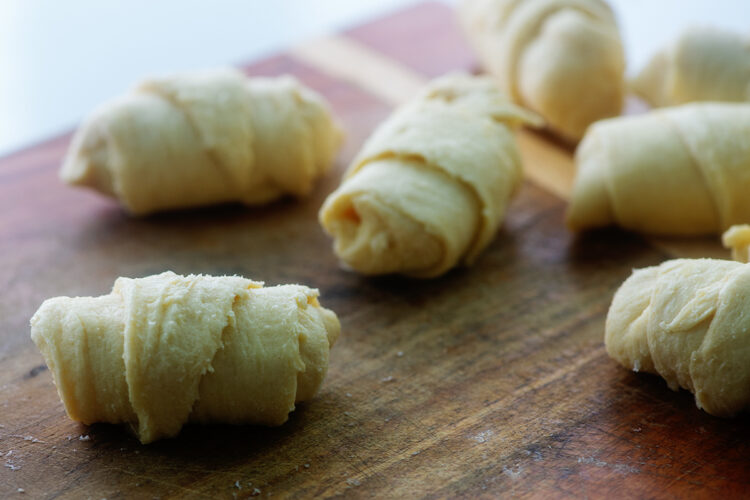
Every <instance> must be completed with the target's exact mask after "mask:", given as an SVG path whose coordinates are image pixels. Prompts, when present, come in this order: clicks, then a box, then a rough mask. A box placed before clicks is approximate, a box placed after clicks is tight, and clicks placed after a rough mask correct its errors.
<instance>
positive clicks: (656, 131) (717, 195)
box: [567, 103, 750, 235]
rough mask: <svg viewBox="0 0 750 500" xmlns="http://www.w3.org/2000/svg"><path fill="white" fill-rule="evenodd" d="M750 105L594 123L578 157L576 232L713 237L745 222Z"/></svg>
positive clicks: (749, 199)
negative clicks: (616, 229) (607, 229)
mask: <svg viewBox="0 0 750 500" xmlns="http://www.w3.org/2000/svg"><path fill="white" fill-rule="evenodd" d="M749 137H750V104H728V103H726V104H724V103H694V104H685V105H683V106H679V107H675V108H664V109H659V110H656V111H652V112H650V113H647V114H645V115H638V116H627V117H622V118H612V119H609V120H603V121H601V122H598V123H596V124H594V125H593V126H592V127H591V128H590V129H589V132H588V133H587V134H586V137H585V138H584V139H583V141H582V142H581V144H580V146H579V147H578V150H577V151H576V164H577V173H576V179H575V182H574V185H573V193H572V196H571V200H570V206H569V207H568V213H567V222H568V225H569V226H570V227H571V228H572V229H573V230H577V231H578V230H584V229H588V228H593V227H600V226H607V225H610V224H617V225H619V226H622V227H624V228H627V229H631V230H634V231H641V232H644V233H652V234H671V235H699V234H718V233H721V232H722V231H724V230H726V229H727V228H729V226H731V225H733V224H740V223H745V222H748V221H750V196H748V193H750V140H748V138H749Z"/></svg>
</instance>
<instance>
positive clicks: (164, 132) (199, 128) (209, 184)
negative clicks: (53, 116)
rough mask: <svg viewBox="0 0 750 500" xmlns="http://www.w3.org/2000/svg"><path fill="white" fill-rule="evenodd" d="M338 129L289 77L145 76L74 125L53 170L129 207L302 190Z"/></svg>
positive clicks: (266, 197) (317, 100)
mask: <svg viewBox="0 0 750 500" xmlns="http://www.w3.org/2000/svg"><path fill="white" fill-rule="evenodd" d="M340 142H341V131H340V129H339V128H338V126H337V125H336V123H335V122H334V120H333V118H332V116H331V113H330V111H329V109H328V106H327V104H326V103H325V102H324V100H323V99H322V97H320V96H319V95H318V94H316V93H315V92H313V91H312V90H310V89H307V88H305V87H303V86H302V85H300V84H299V83H298V82H297V81H296V80H295V79H293V78H292V77H288V76H287V77H280V78H246V77H245V76H244V75H243V74H242V73H240V72H239V71H235V70H229V69H226V70H216V71H207V72H200V73H193V74H182V75H176V76H172V77H167V78H161V79H153V80H148V81H145V82H143V83H141V84H140V85H138V86H137V87H136V88H135V89H133V90H132V91H131V92H129V93H127V94H125V95H123V96H122V97H120V98H117V99H115V100H113V101H110V102H108V103H106V104H104V105H103V106H101V107H100V108H99V109H98V110H96V111H95V112H94V113H93V114H92V115H91V116H89V117H88V118H87V119H86V121H85V122H84V123H83V125H81V127H80V128H79V130H78V131H77V132H76V134H75V136H74V138H73V141H72V143H71V146H70V149H69V151H68V154H67V157H66V159H65V162H64V164H63V167H62V169H61V171H60V177H61V178H62V179H63V180H64V181H65V182H67V183H69V184H73V185H79V186H87V187H90V188H93V189H95V190H97V191H100V192H101V193H104V194H107V195H110V196H113V197H115V198H117V199H118V200H119V201H120V203H121V204H122V206H123V207H124V208H125V209H126V210H128V211H129V212H131V213H133V214H136V215H142V214H148V213H151V212H156V211H160V210H169V209H176V208H184V207H193V206H201V205H208V204H213V203H222V202H234V201H238V202H242V203H246V204H260V203H266V202H268V201H271V200H273V199H275V198H278V197H279V196H282V195H285V194H289V195H294V196H303V195H306V194H307V193H308V192H309V191H310V190H311V189H312V186H313V182H314V180H315V179H316V178H318V177H319V176H320V175H322V174H323V173H324V172H326V171H327V170H328V169H329V168H330V166H331V163H332V161H333V158H334V156H335V154H336V152H337V150H338V147H339V144H340Z"/></svg>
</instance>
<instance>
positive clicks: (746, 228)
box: [721, 224, 750, 262]
mask: <svg viewBox="0 0 750 500" xmlns="http://www.w3.org/2000/svg"><path fill="white" fill-rule="evenodd" d="M721 241H722V243H723V244H724V246H725V247H726V248H730V249H731V250H732V258H733V259H734V260H736V261H738V262H750V225H748V224H738V225H736V226H732V227H730V228H729V229H727V230H726V232H725V233H724V234H723V235H722V236H721Z"/></svg>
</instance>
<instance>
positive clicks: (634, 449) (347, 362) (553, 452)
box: [0, 4, 750, 499]
mask: <svg viewBox="0 0 750 500" xmlns="http://www.w3.org/2000/svg"><path fill="white" fill-rule="evenodd" d="M344 38H345V39H350V40H353V41H354V43H355V44H356V46H358V47H360V48H361V49H363V50H371V51H375V52H376V53H379V54H380V55H381V57H382V58H383V59H384V60H387V61H389V62H388V65H390V66H398V65H400V66H403V67H406V68H411V70H410V71H411V72H412V73H413V74H414V75H417V76H420V77H422V78H427V77H431V76H435V75H437V74H440V73H442V72H445V71H448V70H452V69H456V68H472V67H473V66H474V62H473V59H472V58H471V55H470V53H469V51H468V50H467V49H466V47H465V45H463V41H462V39H461V36H460V33H458V32H457V31H456V28H455V23H454V21H453V18H452V14H451V13H450V11H449V10H448V9H447V8H446V7H443V6H441V5H438V4H426V5H421V6H418V7H416V8H414V9H410V10H407V11H404V12H401V13H398V14H396V15H394V16H391V17H388V18H385V19H382V20H378V21H375V22H372V23H370V24H368V25H366V26H364V27H360V28H355V29H353V30H350V31H348V32H347V33H345V34H344ZM425 40H430V41H429V43H428V42H426V41H425ZM299 54H300V52H299V51H295V52H293V54H292V56H289V55H282V56H278V57H274V58H272V59H269V60H266V61H263V62H260V63H256V64H252V65H250V66H248V67H247V68H246V69H247V72H248V73H249V74H254V75H273V74H281V73H293V74H295V75H297V76H298V77H299V78H300V79H301V80H302V81H303V82H304V83H306V84H308V85H310V86H312V87H313V88H315V89H316V90H318V91H320V92H322V93H323V94H324V95H325V96H326V97H327V98H328V99H329V100H330V101H331V103H332V105H333V107H334V109H335V111H336V113H337V115H338V116H339V117H340V119H341V121H342V122H343V123H344V124H345V127H346V130H347V133H348V137H347V142H346V145H345V147H344V150H343V151H342V153H341V155H340V158H339V161H338V162H337V167H336V169H335V172H333V173H332V174H330V175H329V176H327V177H326V178H325V179H324V180H323V181H322V182H321V183H320V184H319V185H318V186H317V188H316V189H315V191H314V193H313V194H312V196H311V197H310V198H308V199H306V200H301V201H297V200H283V201H280V202H277V203H274V204H272V205H269V206H267V207H263V208H253V209H250V208H244V207H241V206H237V205H226V206H220V207H215V208H210V209H204V210H192V211H184V212H175V213H167V214H162V215H158V216H153V217H148V218H141V219H135V218H130V217H127V216H126V215H124V214H123V213H122V212H121V210H120V209H119V208H118V207H117V206H116V205H115V204H114V203H113V202H112V201H110V200H107V199H104V198H101V197H98V196H97V195H95V194H93V193H89V192H87V191H82V190H76V189H71V188H68V187H65V186H63V185H61V184H60V183H59V182H58V180H57V173H56V171H57V168H58V165H59V163H60V160H61V158H62V155H63V154H64V151H65V148H66V146H67V141H68V138H69V137H68V136H63V137H60V138H58V139H55V140H52V141H49V142H46V143H43V144H40V145H38V146H36V147H34V148H31V149H28V150H25V151H21V152H19V153H17V154H15V155H12V156H9V157H6V158H3V159H0V255H2V259H0V294H2V299H1V300H0V318H2V320H3V321H2V323H0V465H2V467H0V497H2V498H7V497H11V498H13V497H15V496H18V497H19V498H22V497H21V496H20V495H21V494H20V493H18V488H22V489H23V490H24V491H25V493H24V495H25V496H26V497H27V498H58V497H60V498H87V497H93V498H103V497H106V498H109V499H112V498H152V497H159V498H246V497H253V496H258V497H267V496H273V497H294V498H311V497H318V496H328V497H331V496H334V497H335V496H341V497H343V496H346V497H355V498H358V497H359V498H368V497H386V498H404V497H430V498H453V497H467V498H468V497H471V498H475V497H486V498H492V497H497V496H509V497H539V498H550V497H557V498H565V497H576V498H578V497H614V496H617V497H648V498H672V497H686V496H691V497H704V498H709V497H712V498H713V497H717V496H719V495H725V496H730V497H732V498H734V497H738V496H742V495H744V494H746V493H745V492H746V491H747V490H748V487H750V485H748V483H749V482H750V479H748V477H747V474H746V471H747V469H748V465H750V464H749V463H748V458H747V457H748V456H750V450H749V449H748V447H749V446H750V445H748V444H747V443H748V436H749V435H750V432H749V431H750V429H749V428H748V425H747V423H746V419H745V418H740V419H734V420H721V419H717V418H714V417H710V416H708V415H706V414H705V413H703V412H701V411H699V410H697V409H696V408H695V405H694V403H693V401H692V396H691V395H690V394H688V393H686V392H684V391H683V392H680V393H674V392H672V391H670V390H669V389H667V387H666V385H665V384H664V383H663V382H662V381H661V380H660V379H659V378H657V377H652V376H648V375H636V374H632V373H629V372H627V371H625V370H624V369H622V368H620V367H619V366H618V365H617V364H615V363H614V362H612V361H611V360H610V359H609V358H608V357H607V356H606V353H605V352H604V347H603V344H602V337H603V328H604V317H605V314H606V311H607V308H608V306H609V302H610V300H611V298H612V295H613V293H614V290H615V289H616V288H617V287H618V286H619V284H620V283H621V282H622V280H624V279H625V278H626V277H627V276H628V275H629V274H630V272H631V269H632V268H633V267H642V266H647V265H655V264H658V263H659V262H661V261H663V260H664V259H665V258H667V257H668V255H669V254H668V253H667V252H665V250H664V248H666V247H667V246H668V245H670V244H672V245H675V244H674V243H670V242H666V243H662V244H660V245H655V244H653V242H648V241H646V240H644V239H642V238H640V237H638V236H635V235H632V234H627V233H625V232H621V231H617V230H606V231H597V232H592V233H589V234H587V235H584V236H580V237H574V236H573V235H571V234H570V233H569V232H567V231H566V229H565V228H564V225H563V211H564V201H562V199H561V198H560V196H563V197H564V192H565V191H564V189H565V184H564V183H565V182H569V180H570V175H569V173H570V172H572V170H571V168H572V163H571V159H570V152H569V151H568V150H565V149H561V148H560V147H559V146H558V145H556V144H554V143H552V142H549V141H547V140H546V138H545V137H544V136H539V135H532V134H531V133H524V134H523V135H522V136H521V139H520V140H521V145H522V149H523V153H524V157H525V159H526V165H527V172H532V171H533V172H535V173H529V174H528V175H529V177H530V178H531V179H532V180H533V181H534V183H526V184H525V185H524V187H523V189H522V190H521V192H520V194H519V196H518V197H517V198H516V199H515V200H514V202H513V203H512V205H511V207H510V210H509V212H508V214H509V215H508V219H507V221H506V223H505V225H504V226H503V228H502V229H501V230H500V232H499V233H498V236H497V238H496V240H495V241H494V242H493V243H492V244H491V245H490V247H489V248H488V249H487V251H486V252H484V253H483V254H482V256H481V257H480V258H479V260H478V262H477V263H476V265H475V266H473V267H471V268H468V269H457V270H455V271H453V272H451V273H449V274H448V275H446V276H444V277H443V278H440V279H437V280H431V281H416V280H408V279H403V278H396V277H385V278H378V279H366V278H362V277H359V276H357V275H355V274H352V273H348V272H345V271H342V270H341V269H339V267H338V264H337V262H336V259H335V257H334V256H333V253H332V252H331V250H330V241H329V240H328V239H327V238H326V237H325V235H324V234H323V232H322V230H321V229H320V228H319V226H318V225H317V222H316V214H317V210H318V207H319V206H320V204H321V203H322V201H323V199H324V197H325V195H326V194H327V193H328V192H330V191H331V190H332V189H333V188H334V187H335V186H336V185H337V184H338V181H339V176H340V174H341V172H342V171H343V169H344V168H345V166H346V163H347V162H348V161H349V160H350V159H351V158H352V157H353V155H354V154H355V153H356V151H357V149H358V148H359V146H360V145H361V143H362V141H363V140H364V139H365V138H366V137H367V135H368V134H369V133H370V132H371V131H372V129H373V128H374V127H375V126H376V124H377V123H378V122H380V121H381V120H382V119H384V118H385V117H386V116H387V115H388V114H389V113H390V111H391V109H392V107H393V104H394V103H393V102H392V101H391V100H386V99H385V98H384V96H383V95H382V94H381V93H378V92H377V91H374V90H372V87H368V86H363V85H360V84H358V83H357V81H356V79H354V80H353V79H347V78H342V77H341V75H340V74H334V75H332V74H330V73H329V72H328V71H324V70H325V65H323V66H324V67H323V68H322V69H321V68H319V67H317V68H316V67H312V66H311V63H310V59H306V60H305V61H306V62H303V59H304V58H302V57H300V56H299ZM386 83H387V82H386ZM553 172H557V174H553ZM566 172H567V173H566ZM537 183H538V184H537ZM545 183H546V184H545ZM540 186H541V187H540ZM543 188H544V189H543ZM556 195H559V196H556ZM701 244H702V245H704V246H703V247H702V249H701V247H700V245H701ZM706 244H707V242H702V243H701V242H698V243H697V244H694V245H693V246H694V249H695V251H696V252H705V251H709V250H711V249H713V250H716V246H715V245H713V246H712V245H711V244H708V245H707V246H706ZM676 245H677V248H678V251H682V250H681V249H682V248H683V247H682V246H681V243H679V242H678V243H677V244H676ZM165 269H172V270H174V271H176V272H180V273H190V272H194V273H197V272H203V273H211V274H223V273H230V274H231V273H238V274H242V275H244V276H247V277H251V278H253V279H257V280H264V281H266V282H267V283H269V284H277V283H286V282H300V283H304V284H307V285H310V286H315V287H319V288H320V290H321V294H322V298H321V301H322V303H323V304H324V305H325V306H327V307H330V308H332V309H334V310H335V311H336V312H337V313H338V314H339V316H340V318H341V322H342V326H343V336H342V338H341V340H340V343H339V344H337V345H336V346H335V348H334V349H333V351H332V362H331V370H330V374H329V377H328V379H327V380H326V382H325V384H324V387H323V389H322V390H321V392H320V393H319V394H318V396H317V397H316V398H315V399H314V400H313V401H311V402H309V403H307V404H305V405H301V406H300V408H299V409H298V410H297V411H295V412H294V413H293V414H292V415H291V418H290V420H289V422H288V423H287V424H285V425H284V426H282V427H279V428H273V429H268V428H258V427H251V426H243V427H231V426H207V427H199V426H191V427H188V428H186V429H185V430H184V432H183V433H182V434H181V435H180V436H179V437H178V438H176V439H173V440H167V441H162V442H157V443H155V444H153V445H149V446H141V445H140V444H139V443H138V442H137V441H136V440H135V439H134V438H132V437H130V436H129V435H128V434H126V433H125V432H123V430H122V429H121V428H119V427H115V426H108V425H95V426H92V427H85V426H82V425H79V424H77V423H75V422H72V421H70V420H69V419H68V418H67V417H66V416H65V414H64V411H63V409H62V405H61V404H60V402H59V399H58V397H57V394H56V392H55V390H54V386H53V384H52V381H51V377H50V375H49V373H48V372H47V371H46V370H45V368H44V364H43V360H42V358H41V356H40V355H39V354H38V353H37V351H36V349H35V348H34V346H33V344H32V343H31V341H30V340H29V337H28V335H29V331H28V320H29V318H30V316H31V315H32V314H33V312H34V311H35V309H36V308H37V307H38V305H39V304H40V303H41V302H42V300H44V299H45V298H47V297H50V296H55V295H90V294H94V295H98V294H101V293H106V292H108V290H109V288H110V287H111V285H112V283H113V281H114V279H115V278H116V277H117V276H120V275H123V276H133V277H136V276H144V275H148V274H152V273H156V272H161V271H163V270H165ZM81 437H83V440H82V439H81Z"/></svg>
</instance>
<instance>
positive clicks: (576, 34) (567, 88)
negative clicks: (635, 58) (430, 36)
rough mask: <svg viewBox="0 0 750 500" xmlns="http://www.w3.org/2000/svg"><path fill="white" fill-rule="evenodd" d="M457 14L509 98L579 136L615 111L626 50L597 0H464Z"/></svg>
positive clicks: (619, 106)
mask: <svg viewBox="0 0 750 500" xmlns="http://www.w3.org/2000/svg"><path fill="white" fill-rule="evenodd" d="M458 12H459V16H460V20H461V23H462V25H463V28H464V31H465V33H466V35H467V37H468V39H469V41H470V42H471V44H472V45H473V46H474V49H475V50H476V52H477V55H478V56H479V59H480V61H481V62H482V64H483V66H484V67H485V69H486V70H487V71H488V72H489V73H490V74H492V75H493V77H494V78H495V79H496V81H497V82H498V83H499V84H500V87H501V88H502V89H503V90H504V91H505V92H507V93H508V94H509V95H510V96H511V98H512V99H513V100H514V101H515V102H517V103H518V104H521V105H523V106H525V107H527V108H529V109H532V110H534V111H536V112H538V113H539V114H540V115H542V117H544V119H545V120H546V121H547V124H548V125H549V126H550V128H551V129H552V130H554V131H555V132H557V133H558V134H560V135H562V136H563V137H565V138H567V139H569V140H573V141H577V140H578V139H580V138H581V137H582V136H583V134H584V132H585V131H586V128H587V127H588V125H589V124H590V123H592V122H594V121H596V120H599V119H601V118H606V117H610V116H616V115H618V114H620V110H621V109H622V105H623V96H624V93H625V81H624V71H625V57H624V54H623V48H622V42H621V41H620V35H619V31H618V29H617V24H616V22H615V19H614V15H613V14H612V10H611V9H610V8H609V6H608V5H607V4H606V3H605V2H603V1H601V0H524V1H520V0H463V1H462V3H461V4H460V5H459V9H458Z"/></svg>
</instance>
